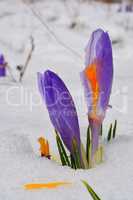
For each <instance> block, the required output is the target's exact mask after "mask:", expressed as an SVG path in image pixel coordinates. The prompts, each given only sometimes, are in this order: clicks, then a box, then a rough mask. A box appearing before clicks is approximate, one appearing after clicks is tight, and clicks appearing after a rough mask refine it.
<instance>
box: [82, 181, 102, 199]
mask: <svg viewBox="0 0 133 200" xmlns="http://www.w3.org/2000/svg"><path fill="white" fill-rule="evenodd" d="M82 183H83V184H84V185H85V187H86V188H87V190H88V192H89V193H90V195H91V197H92V198H93V200H101V199H100V197H98V195H97V194H96V193H95V192H94V190H93V189H92V188H91V186H89V184H88V183H87V182H86V181H84V180H82Z"/></svg>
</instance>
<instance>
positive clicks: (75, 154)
mask: <svg viewBox="0 0 133 200" xmlns="http://www.w3.org/2000/svg"><path fill="white" fill-rule="evenodd" d="M72 150H73V158H74V161H75V165H76V168H77V169H81V168H82V163H81V159H80V151H79V148H78V145H77V141H76V139H75V138H73V140H72Z"/></svg>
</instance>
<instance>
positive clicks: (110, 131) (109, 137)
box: [107, 124, 112, 142]
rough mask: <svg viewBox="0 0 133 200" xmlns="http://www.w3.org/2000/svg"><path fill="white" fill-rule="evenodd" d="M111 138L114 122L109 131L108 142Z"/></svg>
mask: <svg viewBox="0 0 133 200" xmlns="http://www.w3.org/2000/svg"><path fill="white" fill-rule="evenodd" d="M111 138H112V124H111V125H110V128H109V132H108V137H107V140H108V142H109V141H110V140H111Z"/></svg>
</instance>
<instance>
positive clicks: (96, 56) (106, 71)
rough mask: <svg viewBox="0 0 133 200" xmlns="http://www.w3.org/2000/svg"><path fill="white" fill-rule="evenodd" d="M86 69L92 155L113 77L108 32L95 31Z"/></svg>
mask: <svg viewBox="0 0 133 200" xmlns="http://www.w3.org/2000/svg"><path fill="white" fill-rule="evenodd" d="M85 60H86V62H85V66H86V67H85V69H84V71H83V72H82V73H81V76H82V80H83V85H84V88H85V96H86V99H87V106H88V119H89V123H90V127H91V131H92V155H94V153H95V152H96V150H97V149H98V143H99V132H100V127H101V124H102V121H103V119H104V117H105V112H106V110H107V108H108V104H109V98H110V93H111V88H112V79H113V59H112V47H111V41H110V38H109V35H108V33H106V32H104V31H103V30H102V29H98V30H96V31H94V32H93V33H92V35H91V38H90V41H89V43H88V45H87V47H86V59H85Z"/></svg>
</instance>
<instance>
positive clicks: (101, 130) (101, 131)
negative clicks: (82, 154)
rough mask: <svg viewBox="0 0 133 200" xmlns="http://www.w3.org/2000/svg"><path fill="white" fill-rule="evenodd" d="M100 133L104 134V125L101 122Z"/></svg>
mask: <svg viewBox="0 0 133 200" xmlns="http://www.w3.org/2000/svg"><path fill="white" fill-rule="evenodd" d="M100 135H101V136H102V135H103V125H102V124H101V129H100Z"/></svg>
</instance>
